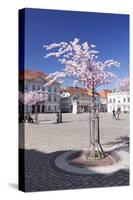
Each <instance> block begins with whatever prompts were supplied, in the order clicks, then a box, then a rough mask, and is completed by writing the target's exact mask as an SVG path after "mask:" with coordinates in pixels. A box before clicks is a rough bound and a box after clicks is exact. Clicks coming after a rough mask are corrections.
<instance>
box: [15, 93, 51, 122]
mask: <svg viewBox="0 0 133 200" xmlns="http://www.w3.org/2000/svg"><path fill="white" fill-rule="evenodd" d="M19 99H20V102H21V103H22V104H23V105H24V106H25V105H34V106H35V123H38V112H37V106H38V104H40V103H43V102H44V101H45V100H46V99H47V93H46V92H44V91H42V90H37V91H36V90H34V91H25V92H24V93H21V92H20V93H19Z"/></svg>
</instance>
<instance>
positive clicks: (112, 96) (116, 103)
mask: <svg viewBox="0 0 133 200" xmlns="http://www.w3.org/2000/svg"><path fill="white" fill-rule="evenodd" d="M118 108H119V109H120V110H121V112H129V111H130V94H129V92H114V93H109V94H107V111H108V112H112V111H113V109H114V110H115V111H117V109H118Z"/></svg>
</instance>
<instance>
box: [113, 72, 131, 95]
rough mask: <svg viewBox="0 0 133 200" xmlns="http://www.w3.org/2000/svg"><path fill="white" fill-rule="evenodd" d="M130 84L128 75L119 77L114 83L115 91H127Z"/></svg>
mask: <svg viewBox="0 0 133 200" xmlns="http://www.w3.org/2000/svg"><path fill="white" fill-rule="evenodd" d="M129 85H130V78H129V76H127V77H124V78H123V79H120V80H119V81H118V82H117V85H116V91H118V92H128V91H129Z"/></svg>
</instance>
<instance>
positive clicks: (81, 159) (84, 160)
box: [67, 152, 120, 167]
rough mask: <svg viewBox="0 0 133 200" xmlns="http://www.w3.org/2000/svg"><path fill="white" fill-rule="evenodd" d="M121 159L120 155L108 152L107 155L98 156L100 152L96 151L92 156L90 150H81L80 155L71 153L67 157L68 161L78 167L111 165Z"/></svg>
mask: <svg viewBox="0 0 133 200" xmlns="http://www.w3.org/2000/svg"><path fill="white" fill-rule="evenodd" d="M119 161H120V157H119V156H118V155H117V154H115V153H106V154H105V156H104V157H103V158H102V157H100V158H99V157H98V152H96V155H95V157H92V156H91V153H89V152H87V153H86V152H79V153H78V155H76V154H75V155H71V156H70V157H68V158H67V162H68V163H69V164H71V165H74V166H78V167H99V166H109V165H113V164H115V163H116V162H119Z"/></svg>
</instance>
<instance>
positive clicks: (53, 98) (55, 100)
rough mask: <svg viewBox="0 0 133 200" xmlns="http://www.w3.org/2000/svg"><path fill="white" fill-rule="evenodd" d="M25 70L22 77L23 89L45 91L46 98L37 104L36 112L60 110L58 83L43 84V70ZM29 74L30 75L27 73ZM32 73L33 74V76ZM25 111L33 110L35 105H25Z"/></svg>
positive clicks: (44, 79)
mask: <svg viewBox="0 0 133 200" xmlns="http://www.w3.org/2000/svg"><path fill="white" fill-rule="evenodd" d="M31 72H32V76H31V73H29V71H26V72H25V78H24V90H25V91H34V90H43V91H45V92H46V93H47V98H46V100H44V102H43V103H39V104H38V105H37V112H38V113H52V112H58V111H59V110H60V95H59V94H60V84H59V83H57V82H56V83H53V84H52V85H49V86H45V87H44V85H45V84H46V76H44V75H43V72H41V76H40V72H39V73H38V72H34V71H31ZM29 74H30V75H29ZM33 74H34V76H33ZM25 111H26V112H35V105H25Z"/></svg>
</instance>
